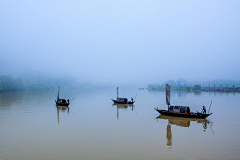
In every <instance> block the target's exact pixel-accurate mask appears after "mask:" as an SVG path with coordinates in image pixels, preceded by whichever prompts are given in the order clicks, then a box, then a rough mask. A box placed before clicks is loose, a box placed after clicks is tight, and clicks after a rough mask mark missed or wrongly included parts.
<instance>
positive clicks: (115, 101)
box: [112, 87, 135, 104]
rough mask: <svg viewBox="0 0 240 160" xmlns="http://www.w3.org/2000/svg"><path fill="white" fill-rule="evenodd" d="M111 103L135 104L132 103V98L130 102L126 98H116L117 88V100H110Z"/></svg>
mask: <svg viewBox="0 0 240 160" xmlns="http://www.w3.org/2000/svg"><path fill="white" fill-rule="evenodd" d="M112 101H113V102H114V103H118V104H133V103H134V102H135V101H133V98H131V101H129V100H128V99H127V98H121V97H118V87H117V99H116V100H113V99H112Z"/></svg>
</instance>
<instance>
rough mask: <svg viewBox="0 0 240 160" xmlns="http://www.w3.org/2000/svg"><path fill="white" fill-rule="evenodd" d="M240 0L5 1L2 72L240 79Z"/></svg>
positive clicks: (0, 13)
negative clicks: (168, 0)
mask: <svg viewBox="0 0 240 160" xmlns="http://www.w3.org/2000/svg"><path fill="white" fill-rule="evenodd" d="M239 7H240V2H238V1H231V3H229V2H226V1H218V2H216V1H211V2H209V1H198V2H192V1H185V2H180V1H171V2H167V1H155V0H153V1H150V2H144V1H131V2H129V1H114V2H113V1H112V2H111V1H101V2H99V1H91V2H78V1H67V2H63V1H52V0H50V1H46V2H34V1H29V0H23V1H19V2H14V3H11V2H10V1H5V0H3V1H1V2H0V20H1V22H3V23H2V24H1V25H0V35H1V36H0V42H1V43H0V53H1V59H0V68H1V69H0V74H1V75H2V74H4V75H9V74H11V75H13V76H20V77H26V78H31V77H32V78H38V77H46V78H49V79H52V78H57V79H62V78H65V77H68V78H69V79H71V80H76V81H78V82H81V83H86V82H87V83H94V84H114V85H117V84H124V85H126V84H138V85H146V84H148V83H164V82H165V81H166V80H169V79H174V80H176V79H178V78H185V79H187V80H188V81H208V80H215V79H230V80H239V79H240V77H239V75H240V74H239V68H240V66H239V63H238V60H239V59H240V55H239V54H238V53H239V51H240V47H239V45H238V42H239V41H240V38H239V37H240V36H239V35H240V31H239V29H238V28H239V25H240V20H239V19H240V18H239V15H240V14H239Z"/></svg>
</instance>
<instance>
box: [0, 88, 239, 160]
mask: <svg viewBox="0 0 240 160" xmlns="http://www.w3.org/2000/svg"><path fill="white" fill-rule="evenodd" d="M115 91H116V90H115V88H112V89H103V90H70V89H63V90H61V92H60V97H62V98H69V99H70V100H71V99H72V98H74V97H75V98H74V100H73V101H72V103H71V105H70V106H69V107H60V106H56V105H55V103H54V100H55V99H56V96H57V90H54V91H35V92H33V91H29V92H7V93H0V135H1V138H0V159H1V160H16V159H17V160H30V159H31V160H32V159H34V160H37V159H52V160H54V159H56V160H61V159H64V160H65V159H73V160H74V159H86V160H88V159H89V160H90V159H91V160H92V159H98V160H112V159H119V160H123V159H127V160H129V159H142V160H146V159H149V160H150V159H239V157H240V139H239V133H240V116H239V113H240V107H239V105H240V94H239V93H219V92H196V93H194V92H180V91H178V92H174V91H172V92H171V104H173V105H189V106H190V107H191V111H201V108H202V107H201V106H203V105H205V106H206V108H207V109H209V106H210V102H211V100H212V106H211V110H210V112H213V114H212V115H211V116H210V117H208V118H207V119H205V120H202V119H186V118H173V117H167V116H161V115H159V113H157V112H156V111H155V110H154V109H153V108H155V107H158V108H162V109H165V108H166V105H165V93H164V92H161V91H159V92H153V91H148V90H138V89H124V88H120V91H119V94H120V95H123V96H124V97H127V98H131V97H133V98H135V95H136V93H137V97H136V103H135V104H134V105H113V104H112V101H111V98H115V97H116V93H115Z"/></svg>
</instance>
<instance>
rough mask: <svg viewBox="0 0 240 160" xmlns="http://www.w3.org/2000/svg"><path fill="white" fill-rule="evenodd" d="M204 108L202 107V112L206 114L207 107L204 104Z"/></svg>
mask: <svg viewBox="0 0 240 160" xmlns="http://www.w3.org/2000/svg"><path fill="white" fill-rule="evenodd" d="M202 107H203V108H202V113H203V114H206V107H205V106H202Z"/></svg>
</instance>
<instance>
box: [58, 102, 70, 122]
mask: <svg viewBox="0 0 240 160" xmlns="http://www.w3.org/2000/svg"><path fill="white" fill-rule="evenodd" d="M56 107H57V118H58V123H59V121H60V116H59V111H62V112H65V111H67V112H68V113H69V107H68V106H56Z"/></svg>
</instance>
